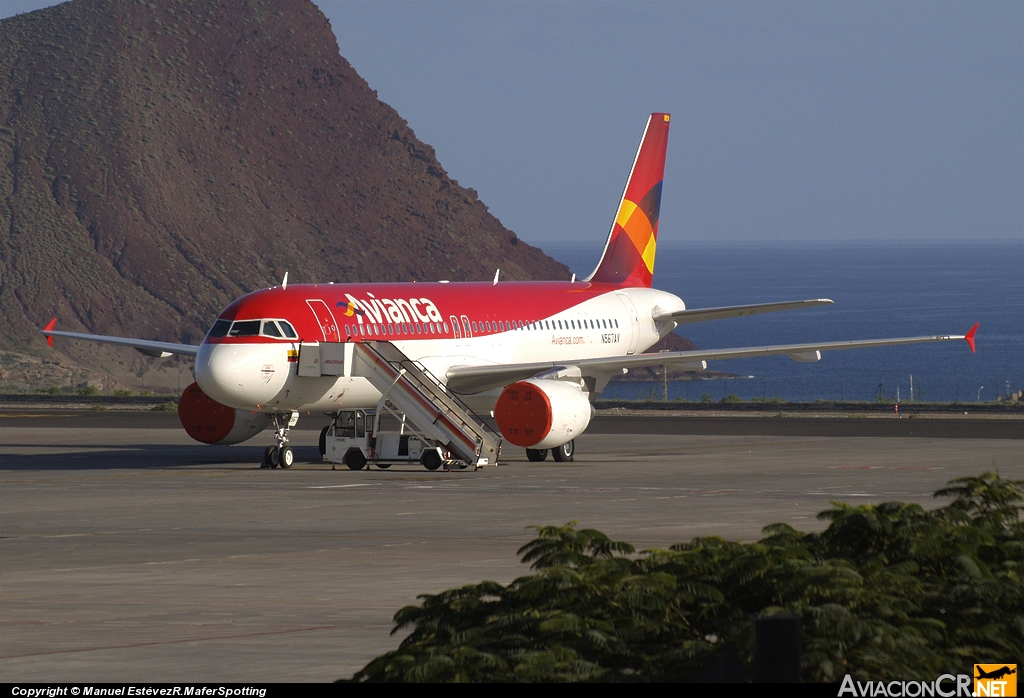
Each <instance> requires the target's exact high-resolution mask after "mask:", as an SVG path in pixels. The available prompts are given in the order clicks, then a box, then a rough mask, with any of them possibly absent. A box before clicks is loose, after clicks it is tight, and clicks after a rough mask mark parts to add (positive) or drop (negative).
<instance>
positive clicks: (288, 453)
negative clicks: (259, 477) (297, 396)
mask: <svg viewBox="0 0 1024 698" xmlns="http://www.w3.org/2000/svg"><path fill="white" fill-rule="evenodd" d="M273 417H274V430H275V432H276V433H275V434H274V441H276V442H277V444H276V445H275V446H267V450H266V451H264V452H263V464H262V465H261V466H260V467H261V468H278V467H281V468H285V469H287V468H290V467H292V464H293V463H294V462H295V452H294V451H292V447H291V446H289V445H288V430H289V429H291V428H292V427H293V426H295V423H296V422H298V421H299V413H298V412H292V413H290V414H289V416H288V421H287V422H285V423H284V424H283V426H282V420H281V417H282V415H280V414H277V413H276V412H275V413H274V415H273Z"/></svg>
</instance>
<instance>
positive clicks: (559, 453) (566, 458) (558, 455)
mask: <svg viewBox="0 0 1024 698" xmlns="http://www.w3.org/2000/svg"><path fill="white" fill-rule="evenodd" d="M575 454H576V442H575V441H567V442H565V443H564V444H562V445H561V446H559V447H558V448H553V449H551V455H552V456H554V457H555V460H556V461H558V462H559V463H572V457H573V456H574V455H575Z"/></svg>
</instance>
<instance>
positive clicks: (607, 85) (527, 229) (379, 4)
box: [0, 0, 1024, 247]
mask: <svg viewBox="0 0 1024 698" xmlns="http://www.w3.org/2000/svg"><path fill="white" fill-rule="evenodd" d="M47 4H52V3H45V2H43V3H40V2H24V1H19V0H4V1H3V3H2V4H0V16H9V15H11V14H15V13H17V12H23V11H27V10H30V9H35V8H37V7H40V6H44V5H47ZM317 4H318V5H319V6H320V8H321V9H322V10H323V12H324V14H326V15H327V17H328V19H329V20H330V22H331V26H332V28H333V29H334V32H335V35H336V36H337V37H338V44H339V48H340V51H341V54H342V55H343V56H344V57H345V58H347V59H348V60H349V62H351V63H352V65H353V66H354V67H355V69H356V70H357V71H358V72H359V73H360V75H362V76H363V77H364V78H365V79H366V80H367V82H369V84H370V86H371V87H372V88H373V89H375V90H377V93H378V96H379V97H380V99H382V100H383V101H385V102H387V103H388V104H390V105H391V106H393V107H394V108H395V109H396V110H397V111H398V113H399V114H401V115H402V117H403V118H405V119H406V120H407V121H408V122H409V125H410V126H411V127H412V128H413V130H414V131H415V132H416V134H417V136H418V137H419V138H420V139H421V140H423V141H425V142H427V143H429V144H431V145H432V146H434V148H435V149H436V151H437V156H438V159H439V160H440V161H441V164H442V165H443V166H444V167H445V169H447V171H448V172H449V174H450V175H451V176H452V177H453V178H455V179H457V180H458V181H459V183H460V184H462V185H463V186H467V187H472V188H474V189H475V190H476V191H477V192H478V193H479V195H480V198H481V200H482V201H483V202H484V203H486V204H487V205H488V206H489V208H490V210H491V212H492V213H493V214H494V215H496V216H497V217H498V218H499V219H501V221H502V223H504V224H505V226H506V227H508V228H510V229H511V230H513V231H515V232H516V233H517V234H518V235H519V236H520V237H521V238H522V239H524V240H526V241H527V242H530V243H533V244H544V243H549V242H572V243H576V242H579V243H584V244H592V245H594V246H595V247H600V246H601V245H602V244H603V242H604V238H605V237H606V236H607V233H608V229H609V226H610V225H611V221H612V219H613V217H614V214H615V211H616V208H617V205H618V202H619V198H620V197H621V194H622V188H623V185H624V184H625V178H626V176H627V175H628V173H629V168H630V165H631V164H632V161H633V157H634V155H635V152H636V148H637V145H638V142H639V139H640V136H641V135H642V133H643V128H644V125H645V123H646V119H647V117H648V116H649V114H650V113H651V112H654V111H668V112H671V113H672V131H671V135H670V139H669V153H668V164H667V166H666V172H665V184H664V189H663V198H662V212H661V220H660V234H659V242H661V243H662V244H674V243H679V244H684V243H685V244H693V243H717V242H731V241H828V242H854V243H869V242H873V241H878V240H884V241H897V242H927V241H965V242H981V241H995V240H999V241H1019V242H1021V244H1024V3H1022V2H1016V1H1014V2H984V1H983V2H756V3H748V2H653V1H647V2H525V1H519V2H494V1H492V2H482V1H481V2H466V1H463V2H435V1H423V2H414V1H411V0H406V1H404V2H391V1H388V0H372V1H370V0H360V1H351V0H346V1H340V0H334V1H332V0H319V2H317Z"/></svg>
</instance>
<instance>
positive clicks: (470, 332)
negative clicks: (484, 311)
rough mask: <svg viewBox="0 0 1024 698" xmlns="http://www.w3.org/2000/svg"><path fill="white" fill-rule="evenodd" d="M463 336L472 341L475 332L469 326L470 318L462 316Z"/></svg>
mask: <svg viewBox="0 0 1024 698" xmlns="http://www.w3.org/2000/svg"><path fill="white" fill-rule="evenodd" d="M462 334H463V335H464V336H465V337H466V339H470V338H472V336H473V330H472V328H470V326H469V318H468V317H466V316H465V315H463V316H462Z"/></svg>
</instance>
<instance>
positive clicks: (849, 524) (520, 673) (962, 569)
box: [352, 473, 1024, 682]
mask: <svg viewBox="0 0 1024 698" xmlns="http://www.w3.org/2000/svg"><path fill="white" fill-rule="evenodd" d="M935 496H936V497H949V498H952V502H951V503H949V504H948V505H946V506H943V507H941V508H938V509H934V510H931V511H927V510H925V509H924V508H923V507H920V506H918V505H916V504H905V503H902V502H887V503H883V504H879V505H870V504H864V505H860V506H850V505H847V504H841V503H833V508H831V509H828V510H826V511H823V512H821V513H820V514H819V515H818V518H819V519H821V520H823V521H827V522H828V527H827V528H826V529H825V530H824V531H822V532H820V533H809V534H808V533H803V532H801V531H798V530H796V529H794V528H792V527H791V526H788V525H786V524H772V525H770V526H767V527H766V528H765V529H764V533H765V537H764V538H763V539H762V540H760V541H758V542H756V543H739V542H730V541H726V540H723V539H722V538H717V537H704V538H695V539H693V540H691V541H690V542H688V543H681V544H678V545H674V546H672V547H671V548H669V549H657V550H646V551H642V552H640V553H636V552H635V551H634V548H633V546H631V545H630V544H628V543H623V542H619V541H613V540H611V539H610V538H608V536H606V535H605V534H603V533H601V532H600V531H596V530H593V529H577V528H576V522H569V523H568V524H566V525H565V526H539V527H535V528H536V530H537V537H536V538H535V539H534V540H532V541H530V542H529V543H527V544H526V545H525V546H523V547H522V548H521V549H520V550H519V554H520V555H521V557H522V561H523V562H524V563H530V564H531V566H532V570H533V573H532V574H529V575H527V576H523V577H520V578H519V579H516V580H515V581H513V582H512V583H511V584H509V585H507V586H504V585H501V584H498V583H496V582H487V581H485V582H481V583H480V584H471V585H467V586H464V587H462V588H459V589H450V590H448V591H444V592H442V593H440V594H437V595H426V596H422V597H420V598H421V599H422V603H421V604H420V605H419V606H410V607H407V608H403V609H402V610H401V611H399V612H398V613H397V614H396V615H395V622H396V626H395V629H394V632H399V631H401V630H403V629H408V628H412V632H411V634H410V635H409V636H408V637H407V638H406V639H405V640H404V641H403V642H402V643H401V645H400V646H399V647H398V649H396V650H394V651H392V652H388V653H387V654H384V655H382V656H380V657H378V658H377V659H374V660H373V661H372V662H370V663H369V664H368V665H367V666H366V667H364V668H363V669H362V670H361V671H359V672H357V673H356V674H355V676H354V677H353V679H352V680H354V681H360V682H362V681H447V682H451V681H506V682H512V681H515V682H522V681H548V682H551V681H561V682H569V681H636V682H648V681H686V680H698V679H700V678H701V676H702V675H704V673H705V672H706V671H707V670H708V669H709V667H711V666H712V664H713V663H714V662H715V661H716V660H717V659H718V658H719V656H720V655H721V654H722V652H723V649H724V648H726V647H729V648H731V649H730V650H729V652H730V654H731V653H735V656H736V657H738V658H739V661H740V662H741V663H743V664H744V665H745V666H747V667H749V666H750V664H751V662H752V658H753V657H752V655H753V630H752V623H751V620H752V619H754V618H756V617H760V616H768V615H773V614H778V613H789V614H796V615H797V616H799V617H800V618H801V623H802V636H803V660H802V661H803V673H804V679H805V680H811V681H836V680H839V679H840V678H841V677H842V676H843V675H844V674H852V675H854V676H855V677H856V678H858V679H872V680H887V679H896V678H899V679H906V680H910V679H923V680H931V679H934V678H935V677H936V676H937V675H939V674H941V673H945V672H947V671H951V670H955V669H959V668H963V669H964V671H965V673H966V670H967V667H968V665H970V664H971V663H973V661H975V658H978V657H982V658H985V657H988V658H991V659H992V660H993V661H1003V660H1004V659H1009V658H1014V657H1018V658H1019V657H1022V656H1024V579H1022V575H1024V522H1022V521H1021V517H1020V511H1021V502H1022V501H1024V481H1013V480H1007V479H1005V478H1002V477H1000V476H999V475H998V474H996V473H985V474H983V475H981V476H979V477H966V478H959V479H956V480H952V481H950V483H949V486H948V487H946V488H944V489H941V490H939V491H938V492H936V493H935Z"/></svg>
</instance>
